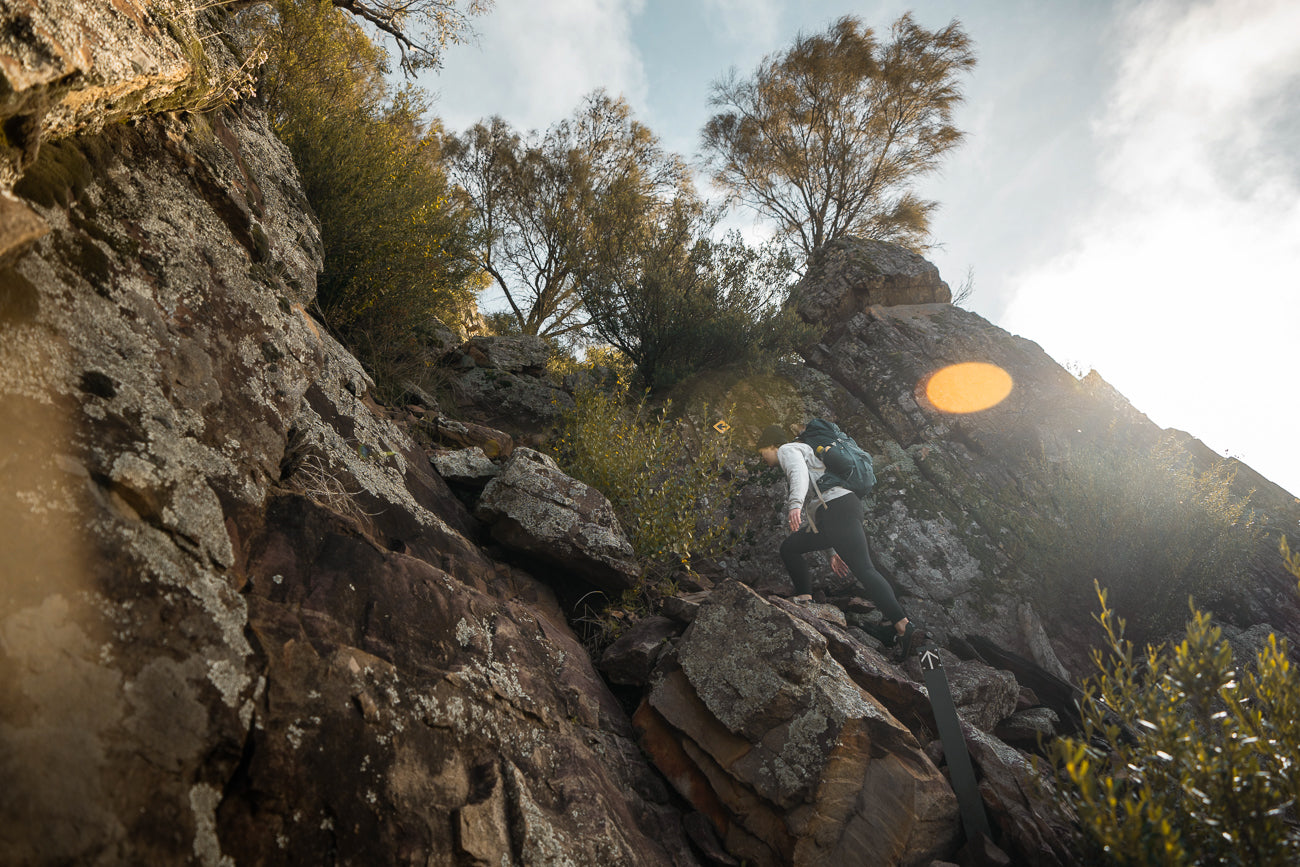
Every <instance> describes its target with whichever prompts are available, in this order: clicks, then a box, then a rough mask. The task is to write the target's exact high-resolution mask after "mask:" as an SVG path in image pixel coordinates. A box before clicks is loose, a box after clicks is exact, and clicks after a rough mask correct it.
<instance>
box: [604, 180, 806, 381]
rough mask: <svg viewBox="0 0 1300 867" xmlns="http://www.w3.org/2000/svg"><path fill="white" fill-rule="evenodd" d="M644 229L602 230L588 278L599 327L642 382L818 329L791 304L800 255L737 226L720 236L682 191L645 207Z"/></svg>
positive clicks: (762, 355) (755, 359)
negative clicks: (752, 240) (758, 240)
mask: <svg viewBox="0 0 1300 867" xmlns="http://www.w3.org/2000/svg"><path fill="white" fill-rule="evenodd" d="M646 216H647V219H645V220H643V221H642V222H641V225H640V230H639V231H636V232H628V233H624V234H620V235H617V236H614V235H611V236H609V237H606V238H604V239H603V243H602V248H601V251H600V254H599V255H598V256H597V257H596V260H595V263H594V264H593V266H592V267H591V268H590V269H588V270H587V271H586V272H585V273H584V274H583V277H582V281H581V289H582V296H583V298H584V301H585V304H586V307H587V310H588V312H589V314H590V316H591V326H592V330H593V331H594V332H595V333H596V334H597V335H598V336H599V337H600V338H601V339H602V340H604V341H606V342H607V343H609V344H611V345H613V346H615V347H617V348H618V349H620V350H621V351H622V352H623V353H624V354H625V355H627V357H628V358H629V359H630V360H631V361H632V363H633V365H634V368H635V373H634V380H635V382H636V383H637V384H638V385H640V386H642V387H645V388H652V389H657V388H663V387H666V386H671V385H673V384H675V383H677V382H679V381H681V380H683V379H685V378H686V377H688V376H689V375H691V374H692V373H695V372H697V371H701V370H707V369H711V368H715V367H722V366H732V365H762V364H764V363H766V362H770V361H773V360H775V359H777V358H780V357H782V356H784V355H788V354H790V353H792V352H793V351H794V350H795V349H796V348H797V347H798V346H799V345H801V344H802V343H805V342H807V341H808V340H809V339H810V338H811V332H812V329H811V328H810V327H809V326H806V325H804V324H803V323H802V322H801V321H800V320H799V319H798V317H797V316H796V315H795V314H794V311H793V310H792V309H789V308H787V306H786V305H785V302H786V300H787V299H788V295H789V290H790V282H791V277H792V274H793V263H792V261H791V259H790V256H789V255H788V253H786V252H785V251H784V250H782V249H780V248H779V247H778V246H775V245H768V246H767V247H765V248H761V249H755V248H752V247H749V246H748V245H747V244H745V243H744V241H743V240H742V239H741V237H740V236H739V234H735V233H733V234H732V235H730V236H728V237H727V238H726V239H725V240H724V241H721V242H717V241H713V240H711V239H710V237H709V230H710V229H711V228H712V227H713V217H712V216H711V215H710V214H709V213H708V212H707V210H706V209H705V208H704V207H703V206H702V205H701V204H700V203H699V202H698V201H697V200H694V199H691V198H689V197H681V198H678V199H676V200H674V201H672V202H665V203H661V204H660V205H659V207H657V208H656V209H655V210H654V211H653V212H649V213H647V215H646Z"/></svg>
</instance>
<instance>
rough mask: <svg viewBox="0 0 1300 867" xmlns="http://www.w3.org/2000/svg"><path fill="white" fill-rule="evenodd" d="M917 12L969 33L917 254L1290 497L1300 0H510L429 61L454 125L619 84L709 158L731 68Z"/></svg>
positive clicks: (986, 306) (560, 109)
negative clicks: (926, 238) (947, 141)
mask: <svg viewBox="0 0 1300 867" xmlns="http://www.w3.org/2000/svg"><path fill="white" fill-rule="evenodd" d="M909 10H910V11H912V13H913V15H914V17H915V18H916V20H917V22H918V23H919V24H921V25H922V26H924V27H926V28H927V29H931V30H934V29H938V28H940V27H942V26H944V25H946V24H947V23H948V22H949V21H950V20H952V19H953V18H957V19H959V20H960V21H961V23H962V26H963V28H964V29H965V30H966V32H967V33H968V34H969V35H970V36H971V38H972V39H973V41H974V43H975V48H976V51H977V53H978V56H979V63H978V65H977V66H976V68H975V69H974V71H973V72H972V73H971V75H970V76H968V77H967V79H966V81H965V86H964V90H965V95H966V99H965V102H964V103H963V104H962V106H961V107H960V108H959V109H958V111H957V114H956V123H957V125H958V127H960V128H961V129H963V130H965V131H966V133H967V139H966V141H965V142H964V143H963V144H962V146H961V147H960V148H959V149H957V150H956V151H954V152H953V153H951V154H950V156H949V157H948V158H947V160H946V161H945V163H944V165H943V168H942V169H941V171H940V172H938V173H936V174H935V175H931V176H928V177H926V178H924V179H922V181H921V182H920V183H919V184H918V191H919V192H920V193H921V195H923V196H925V197H927V198H931V199H935V200H937V201H939V202H940V204H941V208H940V211H939V212H938V214H937V215H936V216H935V217H934V219H933V220H932V229H933V240H934V241H935V242H937V244H938V245H939V246H937V247H936V248H935V249H934V250H932V251H931V252H930V253H929V254H927V258H929V259H930V260H931V261H932V262H934V263H935V265H937V266H938V268H939V271H940V274H941V276H942V277H943V279H945V280H946V281H947V282H948V283H949V285H950V286H952V287H953V288H954V289H956V287H958V286H959V285H960V284H961V283H963V282H964V281H965V280H966V278H967V275H968V273H969V274H971V275H972V276H973V282H974V294H973V295H972V296H971V297H970V299H969V300H968V301H966V302H964V305H963V306H966V307H967V308H968V309H971V310H973V311H975V312H977V313H979V314H981V315H982V316H984V317H985V318H987V319H989V320H990V321H992V322H994V323H996V324H997V325H999V326H1001V327H1002V328H1005V329H1006V330H1008V331H1010V332H1012V333H1014V334H1018V335H1020V336H1022V337H1026V338H1028V339H1030V340H1033V341H1035V342H1036V343H1038V344H1039V345H1040V346H1042V347H1043V349H1045V350H1046V351H1047V352H1048V353H1049V354H1050V355H1051V356H1052V357H1053V358H1055V359H1056V360H1057V361H1059V362H1061V363H1062V364H1065V365H1066V366H1067V367H1070V368H1071V369H1072V370H1075V371H1076V372H1079V373H1083V372H1087V371H1088V370H1089V369H1093V368H1095V369H1096V370H1097V371H1098V372H1099V373H1100V374H1101V375H1102V376H1103V377H1104V378H1105V379H1106V380H1107V381H1108V382H1109V383H1111V384H1112V385H1113V386H1115V387H1116V388H1117V389H1118V390H1119V391H1120V392H1121V393H1123V394H1124V396H1125V397H1127V398H1128V399H1129V400H1130V401H1131V402H1132V403H1133V405H1134V406H1136V407H1137V408H1138V409H1139V410H1140V411H1142V412H1144V413H1146V414H1147V415H1148V416H1149V417H1150V418H1151V419H1152V420H1153V421H1154V422H1156V423H1157V424H1159V425H1161V426H1162V427H1170V428H1177V429H1179V430H1184V431H1187V432H1189V433H1191V434H1193V435H1194V436H1196V437H1198V438H1200V439H1201V440H1203V441H1204V442H1205V443H1206V444H1207V445H1209V446H1210V447H1211V448H1212V449H1214V450H1215V451H1217V452H1219V453H1220V454H1225V455H1231V456H1233V457H1237V458H1240V459H1241V460H1243V461H1245V462H1246V463H1248V464H1250V465H1251V466H1252V467H1254V468H1255V469H1256V470H1258V471H1259V472H1261V473H1263V474H1264V475H1265V476H1266V477H1268V478H1269V479H1271V480H1273V481H1274V482H1277V483H1278V484H1280V485H1282V487H1284V488H1286V489H1287V490H1289V491H1291V492H1292V493H1293V494H1297V495H1300V457H1298V456H1297V454H1298V453H1297V447H1296V446H1295V442H1296V440H1298V439H1300V390H1298V389H1297V388H1296V381H1297V378H1296V371H1297V370H1298V369H1300V291H1298V290H1300V3H1296V2H1294V0H1114V2H1099V0H1089V2H1075V0H1053V2H1031V0H980V2H971V0H966V2H945V0H917V2H913V3H903V2H888V0H882V2H857V3H849V2H828V0H496V4H495V8H494V9H493V10H492V11H491V12H490V13H489V14H488V15H486V16H484V17H482V18H479V19H476V22H475V29H476V30H477V37H476V38H475V40H474V41H472V42H470V43H466V44H462V45H457V46H453V47H451V48H450V49H448V51H447V52H446V54H445V58H444V66H443V68H442V69H441V70H440V71H438V72H436V73H428V74H426V75H425V76H423V78H422V80H421V83H422V84H423V85H424V86H426V87H427V88H428V89H429V90H431V91H433V92H434V93H435V94H436V95H437V101H436V102H435V105H434V111H435V113H437V114H438V115H439V116H440V117H441V118H442V121H443V123H444V125H445V127H446V128H447V129H449V130H457V131H459V130H463V129H465V128H467V127H468V126H470V125H471V124H473V123H474V122H476V121H478V120H480V119H483V118H486V117H489V116H491V115H501V116H502V117H504V118H505V119H506V120H507V121H509V122H510V123H511V124H512V125H514V126H515V127H516V128H519V129H545V128H546V127H547V126H549V125H550V124H552V123H554V122H555V121H557V120H560V119H561V118H563V117H566V116H567V115H568V114H569V113H571V112H572V110H573V109H574V108H575V107H576V106H577V105H578V103H579V101H580V99H581V98H582V96H583V95H584V94H586V93H588V92H590V91H592V90H593V89H595V88H598V87H603V88H605V89H606V90H608V91H609V92H610V93H612V94H617V95H622V96H623V97H625V98H626V99H627V101H628V102H629V104H630V105H631V106H632V109H633V111H634V113H635V116H636V117H637V118H638V119H639V120H640V121H642V122H643V123H645V124H646V125H648V126H649V127H650V128H651V129H652V130H653V131H654V132H655V133H656V134H657V135H658V136H659V137H660V139H661V140H662V141H663V143H664V145H665V146H666V147H667V148H669V149H671V150H673V151H676V152H678V153H680V154H682V155H683V156H685V157H687V158H688V159H694V158H696V157H697V155H698V143H699V133H700V130H701V128H702V127H703V125H704V123H705V122H706V121H707V119H708V117H709V115H710V106H709V104H708V97H709V89H710V85H711V84H712V83H713V82H714V81H716V80H717V79H719V78H721V77H722V76H724V75H726V74H727V73H728V71H729V70H731V69H732V68H735V69H736V70H737V71H738V72H739V73H740V74H741V75H746V74H749V73H750V72H752V71H753V69H754V68H755V67H756V66H757V64H758V63H759V62H760V61H761V60H762V59H763V57H764V56H766V55H769V54H772V53H775V52H779V51H781V50H783V49H784V48H786V47H787V46H788V45H789V44H790V43H791V42H792V40H793V39H794V38H795V36H796V35H797V34H799V33H800V32H803V33H813V32H818V31H822V30H825V29H826V27H827V26H828V25H829V24H830V23H832V22H833V21H834V20H836V19H837V18H839V17H840V16H843V15H855V16H857V17H859V18H860V19H861V20H862V21H863V22H864V23H865V24H867V25H869V26H871V27H872V28H874V29H875V30H876V32H877V33H878V34H880V35H881V36H887V34H888V30H889V26H890V24H891V23H892V22H894V21H895V20H896V19H897V18H898V17H899V16H900V15H901V14H902V13H904V12H907V11H909ZM729 222H730V223H731V225H733V226H735V227H737V228H741V229H742V230H743V231H745V232H746V234H747V235H750V236H751V237H754V238H757V237H761V236H762V234H763V233H764V232H765V231H766V227H765V226H764V225H763V224H762V223H761V222H760V221H757V220H755V219H754V217H753V215H752V214H750V213H748V212H741V211H737V212H735V213H734V214H733V215H732V216H731V217H730V218H729ZM485 306H486V307H488V308H490V307H491V301H490V299H488V298H485Z"/></svg>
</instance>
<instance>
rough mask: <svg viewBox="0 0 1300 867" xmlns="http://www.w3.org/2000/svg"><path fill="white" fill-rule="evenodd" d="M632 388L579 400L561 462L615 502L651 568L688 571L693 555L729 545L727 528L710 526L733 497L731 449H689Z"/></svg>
mask: <svg viewBox="0 0 1300 867" xmlns="http://www.w3.org/2000/svg"><path fill="white" fill-rule="evenodd" d="M625 382H626V380H624V381H623V382H620V384H619V385H618V386H617V387H616V388H614V389H612V390H600V389H596V388H589V389H585V390H581V391H579V392H578V394H576V395H575V407H574V409H572V410H570V411H568V412H567V413H565V414H564V416H563V417H562V421H561V433H560V436H559V438H558V440H557V442H556V445H555V451H556V456H557V458H558V460H559V462H560V464H561V466H562V467H563V468H564V470H565V471H566V472H567V473H569V474H570V475H572V476H573V477H574V478H577V479H581V480H582V481H584V482H586V483H587V484H589V485H591V486H593V487H595V488H596V489H597V490H599V491H600V492H601V493H603V494H604V495H605V496H606V497H608V498H609V501H610V503H611V504H613V506H614V511H615V513H616V514H617V515H618V518H619V521H620V522H621V523H622V524H623V528H624V530H626V531H627V534H628V537H629V539H630V540H631V542H632V547H633V548H634V549H635V551H636V553H637V556H638V557H640V558H641V559H642V560H643V561H645V562H646V563H647V565H650V566H652V567H653V566H655V565H661V566H670V565H671V566H675V565H686V566H688V567H689V565H690V558H691V555H692V554H696V555H711V554H716V553H718V552H719V551H720V550H721V549H722V548H723V547H724V546H725V544H726V542H727V539H728V528H727V526H726V525H725V524H724V523H722V522H718V521H716V520H712V519H711V518H712V515H713V512H714V507H716V505H717V504H719V503H721V502H723V501H724V500H725V499H727V498H729V497H730V496H731V494H732V488H733V482H732V476H731V474H730V473H729V472H727V470H726V458H727V453H728V450H729V447H730V442H729V440H728V439H727V438H726V437H725V436H723V435H720V434H717V435H715V434H714V432H713V431H709V432H708V433H709V435H708V436H706V437H702V438H700V440H699V441H698V442H690V441H689V440H688V439H687V437H686V436H684V430H683V427H682V426H681V425H680V423H678V422H676V421H674V420H672V419H671V418H670V417H669V414H668V412H669V408H668V407H667V406H665V407H664V408H662V409H660V410H657V411H656V410H652V409H651V408H649V407H647V406H646V403H645V400H644V398H643V399H642V400H641V401H639V402H637V403H631V402H629V399H628V392H627V387H626V385H625V384H624V383H625ZM652 571H653V570H652Z"/></svg>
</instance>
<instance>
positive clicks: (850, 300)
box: [793, 238, 952, 325]
mask: <svg viewBox="0 0 1300 867" xmlns="http://www.w3.org/2000/svg"><path fill="white" fill-rule="evenodd" d="M793 294H794V297H795V298H797V299H798V301H797V306H796V308H795V309H796V310H797V311H798V312H799V315H800V316H801V317H803V319H804V321H806V322H812V323H816V324H820V325H832V324H834V323H837V322H844V321H847V320H848V319H849V318H850V317H851V316H853V314H854V313H858V312H860V311H862V310H866V309H867V308H868V307H874V306H885V307H892V306H894V305H897V304H947V303H948V302H950V301H952V292H951V291H950V290H949V289H948V284H947V283H945V282H943V280H941V279H939V269H938V268H936V267H934V265H932V264H930V263H929V262H927V261H926V260H925V259H924V258H922V257H921V256H919V255H917V254H916V253H913V252H912V251H910V250H908V249H907V248H906V247H900V246H898V245H897V244H890V243H887V242H885V241H869V240H866V239H865V238H838V239H836V240H834V241H831V242H830V243H827V244H824V245H822V246H821V247H818V248H817V249H816V250H814V251H813V254H812V256H811V257H810V258H809V260H808V270H807V271H806V272H805V274H804V276H803V279H801V280H800V281H799V283H798V284H797V285H796V286H795V290H794V293H793Z"/></svg>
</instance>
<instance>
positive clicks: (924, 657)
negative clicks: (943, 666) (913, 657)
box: [921, 650, 939, 670]
mask: <svg viewBox="0 0 1300 867" xmlns="http://www.w3.org/2000/svg"><path fill="white" fill-rule="evenodd" d="M938 667H939V651H937V650H923V651H921V668H923V669H927V670H932V669H935V668H938Z"/></svg>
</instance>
